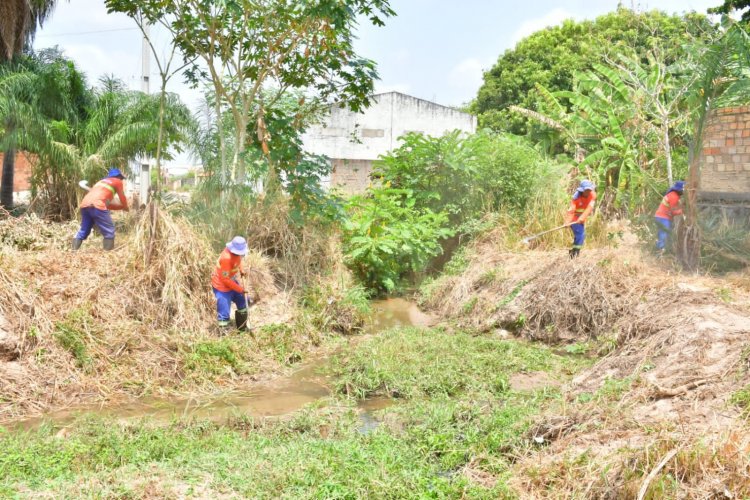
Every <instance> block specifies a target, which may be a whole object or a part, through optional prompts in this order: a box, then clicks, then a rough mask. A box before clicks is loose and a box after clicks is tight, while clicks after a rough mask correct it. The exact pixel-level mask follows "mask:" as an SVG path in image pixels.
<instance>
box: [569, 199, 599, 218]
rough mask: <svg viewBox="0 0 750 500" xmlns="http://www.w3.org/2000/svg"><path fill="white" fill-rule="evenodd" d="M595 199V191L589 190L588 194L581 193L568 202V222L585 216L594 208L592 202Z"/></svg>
mask: <svg viewBox="0 0 750 500" xmlns="http://www.w3.org/2000/svg"><path fill="white" fill-rule="evenodd" d="M595 201H596V193H595V192H594V191H591V192H590V193H589V195H588V196H584V195H583V194H581V195H580V196H579V197H578V198H576V199H575V200H572V201H571V202H570V208H569V209H568V217H567V219H568V222H569V223H570V222H574V221H577V220H578V219H580V218H581V217H583V220H584V221H585V220H586V218H587V217H588V216H589V214H591V212H592V211H593V210H594V202H595Z"/></svg>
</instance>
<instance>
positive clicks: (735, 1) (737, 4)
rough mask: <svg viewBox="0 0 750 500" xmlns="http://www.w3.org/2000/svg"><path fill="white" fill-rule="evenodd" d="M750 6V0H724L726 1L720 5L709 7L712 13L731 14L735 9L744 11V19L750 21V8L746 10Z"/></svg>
mask: <svg viewBox="0 0 750 500" xmlns="http://www.w3.org/2000/svg"><path fill="white" fill-rule="evenodd" d="M748 7H750V0H724V3H723V4H722V5H720V6H718V7H713V8H711V9H708V12H709V13H711V14H731V13H732V12H734V11H737V10H739V11H743V12H742V20H743V21H745V22H748V21H750V10H745V9H747V8H748Z"/></svg>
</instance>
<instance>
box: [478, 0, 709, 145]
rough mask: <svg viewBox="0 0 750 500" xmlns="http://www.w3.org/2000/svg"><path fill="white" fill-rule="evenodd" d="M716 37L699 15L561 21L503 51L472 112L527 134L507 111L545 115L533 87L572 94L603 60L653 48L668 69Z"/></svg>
mask: <svg viewBox="0 0 750 500" xmlns="http://www.w3.org/2000/svg"><path fill="white" fill-rule="evenodd" d="M715 32H716V27H715V26H714V25H712V24H711V22H710V21H709V20H708V19H707V18H706V17H705V16H703V15H699V14H686V15H684V16H669V15H666V14H664V13H661V12H658V11H651V12H647V13H643V14H640V13H636V12H633V11H631V10H628V9H625V8H619V9H618V10H617V11H616V12H612V13H609V14H606V15H604V16H601V17H599V18H597V19H596V20H594V21H582V22H575V21H565V22H564V23H563V24H562V26H557V27H552V28H547V29H544V30H541V31H538V32H536V33H534V34H532V35H531V36H529V37H527V38H525V39H524V40H521V41H520V42H519V43H518V44H517V45H516V47H514V48H513V49H511V50H508V51H506V52H505V53H504V54H503V55H502V56H500V58H499V59H498V61H497V63H496V64H495V66H494V67H493V68H492V69H491V70H489V71H488V72H487V73H485V76H484V84H483V85H482V87H481V88H480V89H479V93H478V95H477V98H476V101H475V102H474V106H473V107H474V111H475V112H476V113H477V114H478V116H479V121H480V125H482V126H488V127H491V128H493V129H495V130H507V131H510V132H513V133H516V134H522V133H526V132H527V131H529V124H528V118H527V117H524V116H520V115H518V114H516V113H513V112H512V111H510V109H509V108H510V106H520V107H522V108H525V109H528V110H531V111H539V112H542V113H545V112H547V111H549V110H547V109H545V108H544V100H543V99H541V98H540V96H539V95H538V94H537V93H536V92H534V91H533V90H534V88H535V86H536V85H537V84H539V85H542V86H543V87H544V88H546V89H548V90H549V91H551V92H556V91H561V90H571V89H572V88H573V85H574V82H575V76H576V75H577V74H580V73H582V72H586V71H590V70H591V69H593V67H594V65H595V64H597V63H600V62H601V61H602V60H604V59H605V58H606V57H607V56H609V57H610V58H614V57H615V54H618V53H620V52H623V51H626V52H627V51H630V50H635V52H636V55H637V56H638V57H641V58H645V57H646V55H647V54H648V53H649V52H650V51H652V50H653V48H654V47H655V46H659V47H661V48H662V50H663V52H664V58H665V59H664V60H665V62H666V64H667V65H671V64H672V63H673V62H675V61H676V60H678V59H680V58H681V57H682V56H683V54H684V49H683V47H684V45H685V44H686V43H688V42H690V41H691V40H695V39H703V38H705V37H707V36H710V35H711V34H713V33H715Z"/></svg>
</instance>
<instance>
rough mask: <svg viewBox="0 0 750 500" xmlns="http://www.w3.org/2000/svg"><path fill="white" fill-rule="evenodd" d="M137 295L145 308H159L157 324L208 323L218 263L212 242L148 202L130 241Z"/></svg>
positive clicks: (193, 325)
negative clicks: (208, 284) (213, 275)
mask: <svg viewBox="0 0 750 500" xmlns="http://www.w3.org/2000/svg"><path fill="white" fill-rule="evenodd" d="M129 244H130V248H129V253H130V255H131V266H130V268H129V269H128V271H127V273H128V274H130V275H131V276H132V278H135V279H134V280H133V281H134V282H135V283H137V288H139V289H140V290H138V291H137V293H136V295H137V296H139V297H140V298H141V299H142V301H143V304H142V307H145V308H146V310H148V309H154V308H153V304H160V305H161V307H159V308H158V309H157V310H156V311H154V312H156V313H157V317H156V318H154V319H156V320H157V322H156V324H159V325H161V326H172V327H178V328H192V329H196V328H200V327H201V326H203V327H208V321H209V318H210V317H211V313H210V311H211V310H212V308H213V300H212V298H211V294H210V290H209V289H208V288H207V287H206V282H207V280H208V277H209V276H210V275H211V271H212V270H213V267H214V266H215V265H216V256H215V255H214V253H215V252H214V251H212V249H211V247H210V245H209V243H208V241H207V240H205V239H204V238H202V237H200V236H199V235H198V234H197V233H196V232H195V231H194V230H193V228H192V227H191V226H190V225H189V224H188V223H187V222H186V221H184V220H182V219H177V218H173V217H171V216H169V215H168V214H166V213H165V212H163V211H161V210H160V209H159V208H158V207H157V206H156V205H150V206H149V208H148V210H147V211H146V212H145V213H144V215H143V217H142V218H141V220H140V222H139V223H138V224H137V225H136V227H135V231H134V233H133V236H132V238H131V239H130V240H129Z"/></svg>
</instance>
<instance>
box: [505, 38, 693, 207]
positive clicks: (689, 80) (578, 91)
mask: <svg viewBox="0 0 750 500" xmlns="http://www.w3.org/2000/svg"><path fill="white" fill-rule="evenodd" d="M606 62H607V64H595V65H594V70H593V71H589V72H584V73H581V74H579V75H577V76H576V84H575V88H574V89H573V90H572V91H558V92H550V91H549V90H547V89H545V88H544V87H542V86H537V94H538V95H539V96H541V98H542V99H543V100H544V108H545V109H547V110H549V112H548V113H547V114H541V113H538V112H535V111H531V110H528V109H523V108H519V107H516V106H512V107H511V109H512V110H513V111H515V112H517V113H519V114H520V115H523V116H526V117H528V118H531V119H534V120H536V121H537V122H538V123H540V124H541V125H543V126H546V127H548V128H549V129H551V130H553V131H554V132H555V133H556V134H558V135H559V136H560V137H562V138H563V140H564V141H565V142H567V143H568V149H572V148H575V151H576V155H577V156H578V160H579V161H581V163H580V165H579V168H580V169H589V168H590V169H593V172H589V173H588V174H587V175H588V176H589V177H596V178H598V180H599V183H600V185H602V186H604V187H605V188H607V193H606V196H605V198H604V204H603V207H604V208H605V209H606V208H608V207H612V206H614V207H615V208H619V207H620V206H622V203H623V201H628V202H629V205H630V208H631V210H632V209H636V208H637V205H638V203H637V201H638V200H644V199H647V197H645V196H643V195H644V194H645V192H646V190H647V188H649V187H650V186H651V185H652V184H654V180H656V181H659V183H660V184H662V183H663V182H664V179H665V178H666V179H667V180H668V181H669V182H670V183H671V182H672V179H673V167H672V156H673V152H672V150H673V146H674V144H675V143H676V144H678V145H681V146H683V147H684V145H685V144H686V143H687V139H688V135H689V127H688V124H689V117H690V105H689V102H688V101H689V99H688V97H689V94H690V92H691V90H690V89H691V88H692V86H693V84H694V82H695V81H696V78H697V72H696V67H697V64H698V58H695V57H693V56H691V55H690V53H689V52H688V53H686V56H685V57H684V58H683V59H681V60H680V61H677V62H674V63H672V64H671V65H668V64H667V63H666V61H665V57H664V52H663V51H661V50H660V48H659V47H658V46H656V47H655V48H654V50H653V51H652V52H650V53H648V54H646V57H645V58H643V59H641V58H640V57H638V56H637V55H635V54H631V55H625V54H620V55H618V56H617V57H616V58H615V59H614V60H607V61H606ZM584 156H585V158H584ZM662 166H663V167H664V170H662V168H661V167H662ZM680 167H681V168H680V170H682V172H683V173H684V172H685V170H686V168H685V167H686V165H680Z"/></svg>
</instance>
